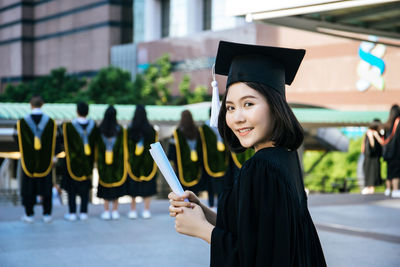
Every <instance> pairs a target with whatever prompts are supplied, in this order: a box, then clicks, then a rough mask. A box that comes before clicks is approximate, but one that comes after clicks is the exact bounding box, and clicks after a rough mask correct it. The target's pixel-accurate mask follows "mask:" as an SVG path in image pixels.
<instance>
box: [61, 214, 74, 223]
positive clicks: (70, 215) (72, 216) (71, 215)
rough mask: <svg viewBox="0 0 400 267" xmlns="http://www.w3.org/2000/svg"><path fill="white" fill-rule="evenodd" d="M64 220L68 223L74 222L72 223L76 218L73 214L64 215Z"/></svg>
mask: <svg viewBox="0 0 400 267" xmlns="http://www.w3.org/2000/svg"><path fill="white" fill-rule="evenodd" d="M64 219H66V220H67V221H70V222H74V221H76V219H77V217H76V214H75V213H67V214H65V215H64Z"/></svg>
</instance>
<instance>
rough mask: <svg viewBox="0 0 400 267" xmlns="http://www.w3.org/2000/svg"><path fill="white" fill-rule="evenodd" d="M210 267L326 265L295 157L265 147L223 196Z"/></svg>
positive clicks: (319, 266)
mask: <svg viewBox="0 0 400 267" xmlns="http://www.w3.org/2000/svg"><path fill="white" fill-rule="evenodd" d="M211 266H212V267H216V266H218V267H221V266H241V267H250V266H263V267H264V266H276V267H285V266H307V267H311V266H316V267H321V266H326V263H325V259H324V255H323V252H322V248H321V244H320V241H319V238H318V234H317V231H316V229H315V227H314V224H313V222H312V220H311V216H310V214H309V211H308V208H307V197H306V195H305V192H304V187H303V181H302V176H301V170H300V166H299V163H298V157H297V155H296V152H289V151H287V150H285V149H283V148H275V147H273V148H264V149H261V150H260V151H258V152H257V153H256V154H255V155H254V156H253V157H252V158H251V159H249V160H248V161H246V163H245V164H244V165H243V167H242V169H241V170H240V173H239V177H238V180H237V181H235V183H234V185H233V187H232V189H231V190H228V191H226V192H225V193H224V195H223V196H222V198H221V200H220V202H219V207H218V214H217V224H216V227H215V228H214V230H213V232H212V236H211Z"/></svg>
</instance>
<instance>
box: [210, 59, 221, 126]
mask: <svg viewBox="0 0 400 267" xmlns="http://www.w3.org/2000/svg"><path fill="white" fill-rule="evenodd" d="M212 77H213V81H212V82H211V86H212V89H213V92H212V100H211V118H210V126H211V127H215V128H217V127H218V114H219V108H220V103H219V90H218V83H217V81H216V80H215V64H214V65H213V66H212Z"/></svg>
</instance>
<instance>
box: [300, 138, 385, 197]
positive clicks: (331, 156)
mask: <svg viewBox="0 0 400 267" xmlns="http://www.w3.org/2000/svg"><path fill="white" fill-rule="evenodd" d="M362 140H363V138H358V139H353V140H350V145H349V150H348V152H336V151H335V152H329V153H328V154H327V155H326V156H325V157H323V159H322V160H321V162H319V164H318V165H317V166H316V167H315V168H314V169H313V170H312V171H311V172H309V173H307V171H308V170H309V169H310V168H311V166H312V165H313V164H314V162H315V161H317V160H318V159H319V158H320V157H321V155H322V154H323V153H324V152H321V151H306V152H305V153H304V157H303V163H304V170H305V172H306V175H305V180H304V183H305V186H306V187H307V188H308V189H310V190H311V191H317V192H338V191H340V190H343V189H344V188H343V186H344V185H345V183H346V187H347V188H348V189H350V190H351V191H358V190H359V188H358V177H357V163H358V159H359V157H360V154H361V143H362ZM385 174H386V164H382V177H386V175H385Z"/></svg>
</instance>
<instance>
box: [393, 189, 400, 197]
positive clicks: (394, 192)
mask: <svg viewBox="0 0 400 267" xmlns="http://www.w3.org/2000/svg"><path fill="white" fill-rule="evenodd" d="M392 197H394V198H400V190H393V191H392Z"/></svg>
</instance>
